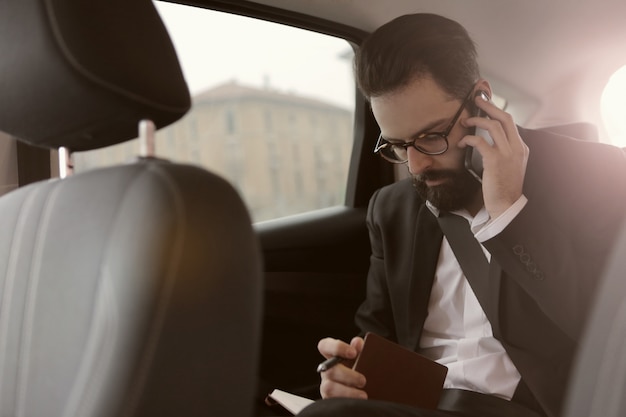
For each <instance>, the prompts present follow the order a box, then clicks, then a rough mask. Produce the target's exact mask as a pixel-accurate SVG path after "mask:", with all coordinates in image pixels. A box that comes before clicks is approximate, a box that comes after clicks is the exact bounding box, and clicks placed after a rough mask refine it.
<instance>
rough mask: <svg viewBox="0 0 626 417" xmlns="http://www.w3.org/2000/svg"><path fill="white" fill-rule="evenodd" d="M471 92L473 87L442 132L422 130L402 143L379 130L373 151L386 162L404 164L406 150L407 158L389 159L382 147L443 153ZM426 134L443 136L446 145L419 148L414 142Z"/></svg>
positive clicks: (427, 153) (426, 153) (434, 153)
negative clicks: (430, 148)
mask: <svg viewBox="0 0 626 417" xmlns="http://www.w3.org/2000/svg"><path fill="white" fill-rule="evenodd" d="M473 92H474V87H472V90H471V91H470V92H469V94H468V95H467V97H465V99H464V100H463V102H462V103H461V106H460V107H459V109H458V110H457V112H456V113H455V114H454V116H453V117H452V120H451V121H450V123H449V124H448V126H447V127H446V128H445V130H444V131H443V132H424V133H420V134H419V135H418V136H417V137H416V138H414V139H413V140H411V141H409V142H402V143H394V142H391V141H389V140H387V139H385V138H384V137H383V133H382V132H380V134H379V135H378V140H377V141H376V146H375V147H374V153H377V154H379V155H380V156H381V157H382V158H383V159H385V160H386V161H388V162H391V163H392V164H405V163H407V162H408V160H409V159H408V152H407V158H406V159H405V160H399V159H391V158H388V157H386V156H385V155H384V154H383V153H382V152H381V150H382V149H385V148H387V147H388V146H391V147H393V146H396V147H401V148H404V149H407V150H408V148H410V147H412V148H414V149H416V150H417V151H418V152H421V153H423V154H425V155H441V154H443V153H445V152H446V151H447V150H448V147H449V146H450V145H449V143H448V135H449V134H450V132H451V131H452V128H453V127H454V126H455V125H456V123H457V122H458V121H459V118H460V117H461V114H462V113H463V110H464V109H465V107H466V106H467V104H468V103H469V102H470V99H471V98H472V93H473ZM426 136H439V137H441V138H443V140H444V141H445V143H446V147H445V148H444V149H443V150H442V151H437V152H430V151H427V150H425V149H422V148H420V146H419V145H416V144H415V142H417V141H418V140H420V139H424V138H425V137H426Z"/></svg>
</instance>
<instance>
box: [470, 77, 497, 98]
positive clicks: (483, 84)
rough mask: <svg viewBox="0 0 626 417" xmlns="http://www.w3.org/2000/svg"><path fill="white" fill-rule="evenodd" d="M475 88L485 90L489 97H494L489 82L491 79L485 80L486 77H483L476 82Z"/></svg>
mask: <svg viewBox="0 0 626 417" xmlns="http://www.w3.org/2000/svg"><path fill="white" fill-rule="evenodd" d="M474 89H475V91H481V90H482V91H484V92H485V93H487V95H488V96H489V99H491V98H492V97H493V93H492V92H491V84H489V81H487V80H485V79H484V78H481V79H479V80H478V81H477V82H476V84H475V87H474Z"/></svg>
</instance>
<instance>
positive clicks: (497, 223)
mask: <svg viewBox="0 0 626 417" xmlns="http://www.w3.org/2000/svg"><path fill="white" fill-rule="evenodd" d="M526 202H527V200H526V197H524V196H522V197H520V199H519V200H518V201H517V202H516V203H515V204H514V205H513V206H511V207H510V208H509V210H507V211H506V212H505V213H503V214H502V215H501V216H499V217H498V218H496V219H493V220H491V219H490V218H489V214H488V213H487V210H485V208H484V207H483V208H482V209H481V210H480V211H479V212H478V213H477V214H476V216H475V217H472V216H471V215H470V214H469V213H468V212H467V211H465V210H462V211H457V212H454V214H458V215H460V216H462V217H464V218H465V219H467V221H468V222H469V223H470V227H471V230H472V232H473V233H474V236H475V237H476V239H477V240H478V241H479V242H484V241H486V240H487V239H490V238H492V237H494V236H495V235H497V234H498V233H500V232H501V231H502V230H503V229H504V228H505V227H506V226H507V225H508V224H509V223H510V222H511V221H512V220H513V219H514V218H515V216H517V214H519V212H520V211H521V210H522V208H524V206H525V205H526ZM427 205H428V207H429V209H430V210H431V211H432V212H433V213H434V214H435V215H437V216H438V215H439V211H438V210H437V209H436V208H435V207H433V206H432V205H430V204H429V203H427ZM481 246H482V245H481ZM482 249H483V252H485V255H486V256H487V259H488V260H490V259H491V255H490V254H489V252H488V251H487V250H486V249H485V248H484V247H482ZM420 347H421V350H422V353H423V354H424V355H425V356H427V357H429V358H431V359H433V360H436V361H437V362H439V363H441V364H444V365H446V366H447V367H448V375H447V377H446V380H445V383H444V388H460V389H467V390H472V391H478V392H482V393H485V394H492V395H496V396H499V397H502V398H505V399H507V400H510V399H511V398H512V397H513V394H514V393H515V389H516V388H517V385H518V383H519V381H520V374H519V372H518V371H517V369H516V368H515V365H514V364H513V362H512V361H511V358H509V356H508V354H507V353H506V351H505V350H504V347H503V346H502V344H501V343H500V342H499V341H498V340H497V339H495V338H494V337H493V331H492V329H491V324H490V323H489V320H488V319H487V316H486V315H485V312H484V311H483V309H482V307H481V306H480V304H479V302H478V299H477V298H476V295H475V294H474V292H473V291H472V289H471V287H470V285H469V283H468V281H467V279H466V278H465V275H464V274H463V272H462V270H461V266H460V265H459V263H458V261H457V260H456V258H455V256H454V253H453V252H452V248H451V247H450V244H449V243H448V241H447V239H446V238H445V236H444V238H443V241H442V243H441V250H440V252H439V260H438V262H437V269H436V272H435V280H434V283H433V288H432V291H431V295H430V300H429V304H428V317H427V318H426V321H425V323H424V329H423V332H422V338H421V341H420Z"/></svg>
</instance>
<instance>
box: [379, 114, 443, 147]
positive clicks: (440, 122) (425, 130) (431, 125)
mask: <svg viewBox="0 0 626 417" xmlns="http://www.w3.org/2000/svg"><path fill="white" fill-rule="evenodd" d="M448 122H449V118H442V119H439V120H435V121H434V122H432V123H429V124H428V125H426V127H424V128H423V129H422V130H420V131H419V132H415V133H413V134H412V135H410V136H409V137H408V139H396V138H388V137H387V136H384V135H383V138H384V139H385V140H386V141H387V142H408V141H410V140H414V139H415V138H417V137H419V136H420V135H422V134H424V133H429V132H434V130H433V129H434V128H436V127H438V126H444V124H445V123H448ZM445 127H447V125H446V126H445ZM445 127H443V128H442V129H440V130H438V131H443V130H444V129H445ZM435 133H436V132H435Z"/></svg>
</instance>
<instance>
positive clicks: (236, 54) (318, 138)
mask: <svg viewBox="0 0 626 417" xmlns="http://www.w3.org/2000/svg"><path fill="white" fill-rule="evenodd" d="M155 4H156V6H157V8H158V10H159V13H160V14H161V17H162V18H163V20H164V22H165V25H166V27H167V28H168V31H169V33H170V36H171V37H172V40H173V42H174V45H175V47H176V50H177V53H178V56H179V59H180V61H181V65H182V67H183V72H184V74H185V78H186V80H187V83H188V85H189V88H190V90H191V93H192V98H193V107H192V109H191V111H190V112H189V113H188V114H187V115H185V117H184V118H182V119H181V120H180V121H178V122H177V123H175V124H173V125H171V126H169V127H167V128H164V129H161V130H160V131H158V132H157V141H156V155H157V156H158V157H162V158H166V159H170V160H172V161H175V162H182V163H191V164H197V165H201V166H203V167H206V168H207V169H209V170H211V171H213V172H216V173H217V174H219V175H221V176H223V177H225V178H227V179H228V180H229V181H230V182H231V183H232V184H233V185H234V186H235V187H236V188H237V189H238V191H239V192H240V194H241V195H242V197H243V198H244V200H245V201H246V204H247V206H248V208H249V210H250V212H251V215H252V217H253V220H254V221H262V220H268V219H273V218H278V217H282V216H286V215H290V214H296V213H301V212H305V211H310V210H315V209H318V208H324V207H330V206H335V205H341V204H343V203H344V198H345V189H346V183H347V175H348V164H349V159H350V153H351V150H352V128H353V113H354V96H355V93H354V80H353V77H352V72H351V66H352V52H353V51H352V48H351V46H350V45H349V43H348V42H346V41H345V40H343V39H338V38H333V37H330V36H327V35H322V34H319V33H315V32H311V31H307V30H301V29H296V28H292V27H289V26H284V25H279V24H275V23H270V22H265V21H260V20H255V19H251V18H246V17H241V16H235V15H229V14H226V13H220V12H215V11H210V10H205V9H199V8H196V7H191V6H184V5H180V4H172V3H160V2H156V3H155ZM138 148H139V145H138V144H137V143H136V141H132V142H129V143H125V144H120V145H117V146H113V147H110V148H107V149H102V150H96V151H90V152H81V153H76V154H74V167H75V171H76V172H79V171H82V170H86V169H92V168H95V167H98V166H103V165H111V164H116V163H125V162H128V161H130V160H132V159H133V158H134V157H135V156H136V155H137V153H138Z"/></svg>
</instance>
